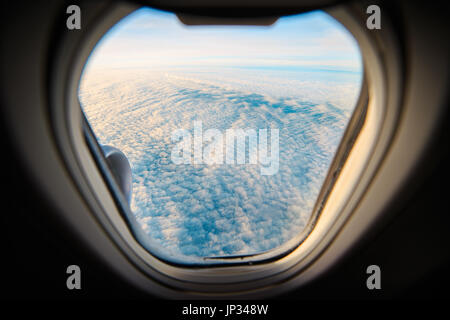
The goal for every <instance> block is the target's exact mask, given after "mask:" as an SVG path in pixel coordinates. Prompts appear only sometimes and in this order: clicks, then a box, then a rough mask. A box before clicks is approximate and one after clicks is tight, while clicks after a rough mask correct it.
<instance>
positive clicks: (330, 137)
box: [79, 68, 361, 259]
mask: <svg viewBox="0 0 450 320" xmlns="http://www.w3.org/2000/svg"><path fill="white" fill-rule="evenodd" d="M169 70H170V71H168V70H166V71H157V70H152V69H148V70H135V69H120V70H101V69H97V70H89V72H87V73H85V74H84V76H83V81H82V83H81V86H80V94H79V96H80V101H81V103H82V106H83V110H84V112H85V114H86V115H87V118H88V120H89V122H90V124H91V125H92V127H93V129H94V132H95V134H96V135H97V138H98V140H99V142H100V143H102V144H108V145H112V146H114V147H117V148H119V149H120V150H121V151H122V152H124V153H125V154H126V155H127V157H128V159H129V160H130V162H131V165H132V172H133V200H132V206H131V207H132V211H133V212H134V214H135V216H136V219H137V221H138V222H139V224H140V226H141V228H142V230H143V231H144V232H145V233H146V234H147V235H148V237H149V239H150V240H151V241H152V243H154V244H155V245H157V246H160V247H161V248H162V249H163V251H164V252H165V254H166V256H168V257H176V258H177V259H180V258H182V257H210V256H223V255H238V254H254V253H261V252H263V251H267V250H270V249H273V248H275V247H278V246H280V245H282V244H283V243H285V242H286V241H287V240H289V239H290V238H292V237H293V236H294V235H296V234H298V233H299V232H300V231H301V230H302V229H303V228H304V227H305V225H306V223H307V221H308V218H309V217H310V214H311V211H312V208H313V206H314V203H315V200H316V198H317V195H318V193H319V190H320V188H321V185H322V182H323V179H324V178H325V175H326V173H327V170H328V167H329V165H330V162H331V160H332V157H333V155H334V153H335V151H336V148H337V146H338V144H339V141H340V138H341V136H342V134H343V131H344V130H345V126H346V124H347V122H348V120H349V117H350V116H351V112H352V109H353V107H354V105H355V103H356V99H357V97H358V94H359V89H360V81H361V75H360V74H353V73H335V72H332V71H317V70H316V71H314V70H294V71H285V70H282V69H266V70H265V69H254V68H249V69H245V68H221V69H204V70H202V69H195V70H193V69H169ZM194 121H202V124H203V128H204V130H206V129H209V128H216V129H219V130H221V131H222V132H225V130H226V129H228V128H242V129H245V128H254V129H266V128H277V129H279V136H280V138H279V157H280V159H279V171H278V173H277V174H275V175H273V176H263V175H261V174H260V166H258V165H251V164H243V165H226V164H223V165H206V164H202V165H175V164H173V163H172V161H171V158H170V156H171V150H172V148H173V146H174V142H172V140H171V134H172V132H173V131H174V130H176V129H179V128H183V129H187V130H192V126H193V124H194Z"/></svg>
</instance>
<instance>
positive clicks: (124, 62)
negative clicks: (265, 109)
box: [90, 8, 361, 72]
mask: <svg viewBox="0 0 450 320" xmlns="http://www.w3.org/2000/svg"><path fill="white" fill-rule="evenodd" d="M90 66H92V67H106V68H111V67H114V68H123V67H139V68H143V67H152V68H154V67H163V68H167V67H192V66H195V67H202V66H204V67H211V66H214V67H231V66H232V67H242V66H245V67H309V68H326V69H331V70H347V71H356V72H359V71H361V59H360V53H359V49H358V46H357V44H356V41H355V40H354V38H353V37H352V36H351V34H350V33H349V32H348V31H347V30H346V29H345V28H344V27H343V26H342V25H341V24H340V23H339V22H337V21H336V20H335V19H333V18H332V17H331V16H329V15H328V14H326V13H324V12H320V11H315V12H311V13H306V14H302V15H295V16H289V17H283V18H281V19H279V20H278V21H277V22H276V23H275V24H274V25H272V26H185V25H183V24H182V23H181V22H180V21H179V20H178V19H177V17H176V16H175V15H174V14H172V13H168V12H163V11H159V10H154V9H149V8H143V9H139V10H137V11H135V12H134V13H132V14H130V15H129V16H127V17H125V18H124V19H123V20H121V21H120V22H119V23H118V24H116V25H115V26H114V27H113V28H112V29H111V30H110V31H109V32H108V33H107V34H106V35H105V36H104V37H103V39H102V40H101V41H100V43H99V44H98V46H97V47H96V50H95V53H94V54H93V55H92V57H91V60H90Z"/></svg>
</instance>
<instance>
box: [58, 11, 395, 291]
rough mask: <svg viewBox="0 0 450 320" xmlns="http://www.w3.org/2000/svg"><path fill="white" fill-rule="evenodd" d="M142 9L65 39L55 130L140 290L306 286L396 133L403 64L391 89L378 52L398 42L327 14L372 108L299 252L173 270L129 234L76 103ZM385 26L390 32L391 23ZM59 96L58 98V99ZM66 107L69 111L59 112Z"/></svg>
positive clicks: (113, 15) (357, 19)
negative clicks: (85, 80) (355, 56)
mask: <svg viewBox="0 0 450 320" xmlns="http://www.w3.org/2000/svg"><path fill="white" fill-rule="evenodd" d="M136 9H138V7H136V6H134V5H130V4H116V5H114V6H111V7H108V9H107V10H104V9H103V12H102V13H101V14H99V16H97V19H96V21H95V25H93V26H92V28H91V29H90V31H85V32H82V33H80V34H78V35H71V36H70V37H66V38H63V39H62V41H61V43H60V46H59V47H58V54H57V57H58V58H57V59H56V60H55V63H54V68H53V70H52V71H53V73H52V79H51V84H52V85H51V87H50V90H51V91H50V95H51V96H52V101H53V103H52V104H50V107H51V110H50V113H51V119H50V120H51V122H52V123H51V125H52V127H53V130H54V132H55V138H56V140H57V144H58V145H59V147H60V152H61V154H62V156H63V158H64V159H65V161H66V166H67V168H68V171H69V172H70V173H71V175H72V178H73V180H74V181H75V183H76V185H77V186H78V189H79V190H80V193H81V194H82V195H83V198H84V199H85V201H86V203H87V204H88V206H89V210H90V211H91V212H92V213H93V216H94V217H95V219H96V220H97V222H98V223H99V224H100V225H101V227H102V228H103V230H104V231H105V232H106V233H107V234H108V235H109V237H110V239H111V240H112V241H114V243H115V244H116V246H117V247H118V248H119V249H120V251H121V252H122V254H124V255H125V256H126V257H127V259H128V261H130V262H131V263H132V264H133V265H134V267H135V268H136V269H138V270H140V272H141V273H143V274H144V275H145V278H146V279H148V283H145V284H142V283H141V284H140V286H141V287H143V288H144V289H146V290H148V291H150V292H152V293H154V294H160V295H163V296H170V297H174V296H175V297H199V296H200V297H201V296H204V295H205V294H207V295H208V297H223V296H227V295H229V294H234V296H236V297H238V296H239V297H260V296H265V295H267V294H268V292H269V289H271V288H272V287H273V286H274V285H276V284H279V289H278V290H276V291H277V292H281V291H282V290H284V289H281V288H282V287H283V288H285V289H287V288H289V287H291V286H292V285H293V284H292V283H294V282H295V283H297V284H299V283H305V282H307V281H308V280H309V279H310V277H309V276H308V275H306V274H305V272H303V271H305V270H306V269H307V268H308V267H309V266H310V265H311V264H312V263H314V262H315V261H316V260H317V259H318V258H319V257H320V256H321V254H322V253H323V252H324V251H325V250H327V248H328V247H329V245H330V243H331V241H332V240H333V238H334V237H336V235H337V234H338V233H339V231H340V230H341V228H342V227H343V226H344V224H345V223H346V221H347V220H348V219H349V218H350V217H351V215H352V213H353V211H354V209H355V207H356V206H357V205H358V202H359V201H360V200H361V198H362V197H363V195H364V192H365V190H366V189H367V188H368V186H369V185H370V182H371V179H372V178H373V176H374V175H375V172H376V170H377V168H378V166H379V165H380V164H381V161H382V159H383V157H384V154H385V152H387V150H388V147H389V144H390V142H391V139H392V136H393V134H394V131H395V126H396V122H397V119H398V115H399V113H400V109H399V107H396V108H391V109H389V108H388V104H393V103H396V102H397V104H398V99H399V97H388V93H389V94H390V95H391V96H392V95H394V96H395V92H400V91H396V90H395V88H396V87H399V81H398V78H399V75H400V73H401V72H400V71H401V70H400V64H397V66H398V68H399V69H398V70H390V71H392V72H393V71H395V73H396V74H397V75H398V76H397V79H394V81H391V82H390V83H388V81H387V79H388V76H387V65H386V60H385V57H384V56H383V54H382V52H380V50H379V48H380V47H382V46H381V45H380V43H381V44H385V43H386V42H389V43H390V44H391V45H393V46H395V41H392V39H380V38H379V37H377V36H376V35H373V34H369V32H368V31H369V30H364V29H362V28H360V26H361V25H365V24H364V23H365V21H363V20H362V18H361V16H360V15H359V16H358V15H357V14H356V13H355V11H358V9H355V8H354V7H346V6H344V5H342V6H341V7H338V8H332V9H329V10H326V12H327V13H328V14H330V15H331V16H333V17H334V18H335V19H337V20H338V21H339V22H341V23H342V24H343V25H344V26H345V27H346V28H347V30H348V31H349V32H351V33H352V34H353V36H354V37H355V39H356V40H357V42H358V44H359V47H360V50H361V54H362V57H363V60H364V64H363V65H364V80H363V81H364V83H363V87H362V89H361V96H360V98H359V102H358V104H364V103H367V109H366V112H367V113H366V114H365V121H364V125H363V126H362V128H361V130H360V132H359V134H358V135H357V137H355V141H354V143H353V144H352V148H351V150H350V151H349V153H348V156H347V157H346V161H345V162H344V163H343V164H339V174H338V175H337V179H336V181H335V182H334V184H333V187H332V188H331V190H330V192H329V194H328V192H327V197H326V198H325V199H326V201H324V202H323V207H321V208H320V209H321V211H320V212H321V213H320V215H319V214H317V221H316V223H315V224H314V228H313V229H312V230H310V232H309V233H308V236H307V237H306V238H305V239H304V240H303V241H302V242H301V243H300V244H297V246H295V248H294V249H293V250H291V251H289V252H287V253H284V254H282V255H275V256H272V257H270V258H269V259H263V260H261V263H253V262H254V261H251V259H250V260H249V261H241V262H238V263H225V264H221V263H220V262H219V263H217V264H215V265H206V266H203V267H202V268H198V267H199V266H189V265H182V264H179V265H177V264H170V263H167V262H165V261H163V260H161V259H159V258H157V257H156V256H154V255H152V254H151V253H150V252H149V251H148V250H146V249H145V248H144V247H143V246H142V245H141V243H139V241H138V240H137V239H136V238H135V236H134V235H133V233H132V231H131V230H130V228H129V223H133V222H132V221H133V220H131V222H130V221H127V219H126V218H124V217H123V216H122V214H123V205H124V201H125V200H124V199H123V198H121V197H120V195H119V194H120V192H116V194H115V195H112V194H111V189H113V190H116V191H117V190H118V188H117V186H115V185H114V182H113V179H111V177H108V173H107V172H108V170H103V171H104V172H100V171H101V170H99V166H100V167H102V166H104V165H105V164H104V159H103V158H102V156H101V152H100V151H99V150H95V147H94V148H92V145H95V143H92V141H91V143H90V145H91V149H90V148H89V146H88V144H87V143H86V140H85V139H86V137H85V134H86V132H85V124H84V122H85V120H84V119H83V115H82V112H81V108H80V105H79V101H78V84H79V80H80V78H81V72H82V69H83V67H84V65H85V63H86V61H87V58H88V56H89V54H90V53H91V52H92V50H93V48H94V47H95V45H96V43H97V42H98V40H99V39H100V38H101V37H102V36H103V35H104V34H105V33H106V32H107V31H108V30H109V29H110V28H111V27H112V26H113V25H114V24H115V23H116V22H117V21H118V20H119V19H121V18H123V17H124V16H125V15H127V14H129V13H131V12H133V11H134V10H136ZM383 23H384V26H383V27H385V26H386V23H385V21H383ZM84 28H87V27H86V26H84ZM74 39H75V40H76V41H74ZM393 59H394V60H395V59H396V57H393ZM368 62H370V63H368ZM394 65H395V64H394ZM391 78H392V77H389V79H391ZM394 78H395V76H394ZM388 86H390V87H389V88H388ZM56 92H58V93H59V94H55V93H56ZM397 95H398V93H397ZM389 101H390V103H389ZM61 103H62V104H63V106H64V107H61ZM358 107H359V106H357V108H358ZM341 145H342V142H341ZM339 148H341V146H340V147H339ZM92 149H94V150H92ZM93 153H95V154H96V155H95V156H94V155H93ZM335 162H336V161H333V164H335ZM341 165H342V167H341ZM350 167H351V168H350ZM355 168H356V169H355ZM104 169H106V167H105V168H104ZM331 171H332V170H330V171H329V173H330V172H331ZM105 175H106V176H105ZM105 178H106V181H105ZM107 181H108V182H107ZM324 185H325V183H324ZM114 188H116V189H114ZM321 193H324V192H323V191H321ZM318 203H321V201H318ZM316 205H317V204H316ZM121 206H122V210H121V208H120V207H121ZM121 211H122V212H121ZM125 211H126V210H125ZM106 259H108V258H107V257H106ZM271 262H272V263H271ZM112 263H113V262H112ZM212 266H213V268H212ZM293 278H295V279H296V280H295V281H290V284H289V285H282V284H285V283H287V280H288V279H293ZM271 292H274V290H272V291H271Z"/></svg>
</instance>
